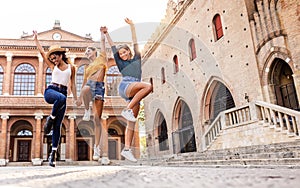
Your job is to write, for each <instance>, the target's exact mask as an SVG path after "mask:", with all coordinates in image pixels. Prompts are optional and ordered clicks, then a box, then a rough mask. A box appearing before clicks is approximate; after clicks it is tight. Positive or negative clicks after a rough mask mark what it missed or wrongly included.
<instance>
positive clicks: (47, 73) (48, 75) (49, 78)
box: [45, 67, 52, 87]
mask: <svg viewBox="0 0 300 188" xmlns="http://www.w3.org/2000/svg"><path fill="white" fill-rule="evenodd" d="M51 79H52V71H51V69H50V68H49V67H48V68H47V70H46V83H45V84H46V87H47V86H48V85H49V84H50V83H51Z"/></svg>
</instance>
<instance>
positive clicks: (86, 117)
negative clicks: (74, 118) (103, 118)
mask: <svg viewBox="0 0 300 188" xmlns="http://www.w3.org/2000/svg"><path fill="white" fill-rule="evenodd" d="M90 116H91V109H90V108H89V109H88V110H84V115H83V118H82V120H83V121H90Z"/></svg>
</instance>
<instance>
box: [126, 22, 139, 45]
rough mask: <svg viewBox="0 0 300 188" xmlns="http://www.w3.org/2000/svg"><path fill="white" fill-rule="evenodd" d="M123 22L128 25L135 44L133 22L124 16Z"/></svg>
mask: <svg viewBox="0 0 300 188" xmlns="http://www.w3.org/2000/svg"><path fill="white" fill-rule="evenodd" d="M125 22H126V23H127V24H129V25H130V30H131V35H132V42H133V44H137V38H136V31H135V26H134V23H133V22H132V20H130V19H129V18H125Z"/></svg>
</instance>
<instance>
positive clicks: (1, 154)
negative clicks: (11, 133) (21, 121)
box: [0, 114, 9, 166]
mask: <svg viewBox="0 0 300 188" xmlns="http://www.w3.org/2000/svg"><path fill="white" fill-rule="evenodd" d="M1 119H2V128H1V133H0V140H1V142H0V166H5V165H6V164H7V162H8V159H5V157H6V153H7V151H6V148H7V147H6V144H7V120H8V119H9V115H8V114H2V115H1Z"/></svg>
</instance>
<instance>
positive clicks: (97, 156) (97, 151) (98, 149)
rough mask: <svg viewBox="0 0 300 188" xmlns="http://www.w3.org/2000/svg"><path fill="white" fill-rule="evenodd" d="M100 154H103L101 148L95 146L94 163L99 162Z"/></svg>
mask: <svg viewBox="0 0 300 188" xmlns="http://www.w3.org/2000/svg"><path fill="white" fill-rule="evenodd" d="M100 152H101V150H100V147H99V146H96V145H94V154H93V160H94V161H98V160H99V158H100Z"/></svg>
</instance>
